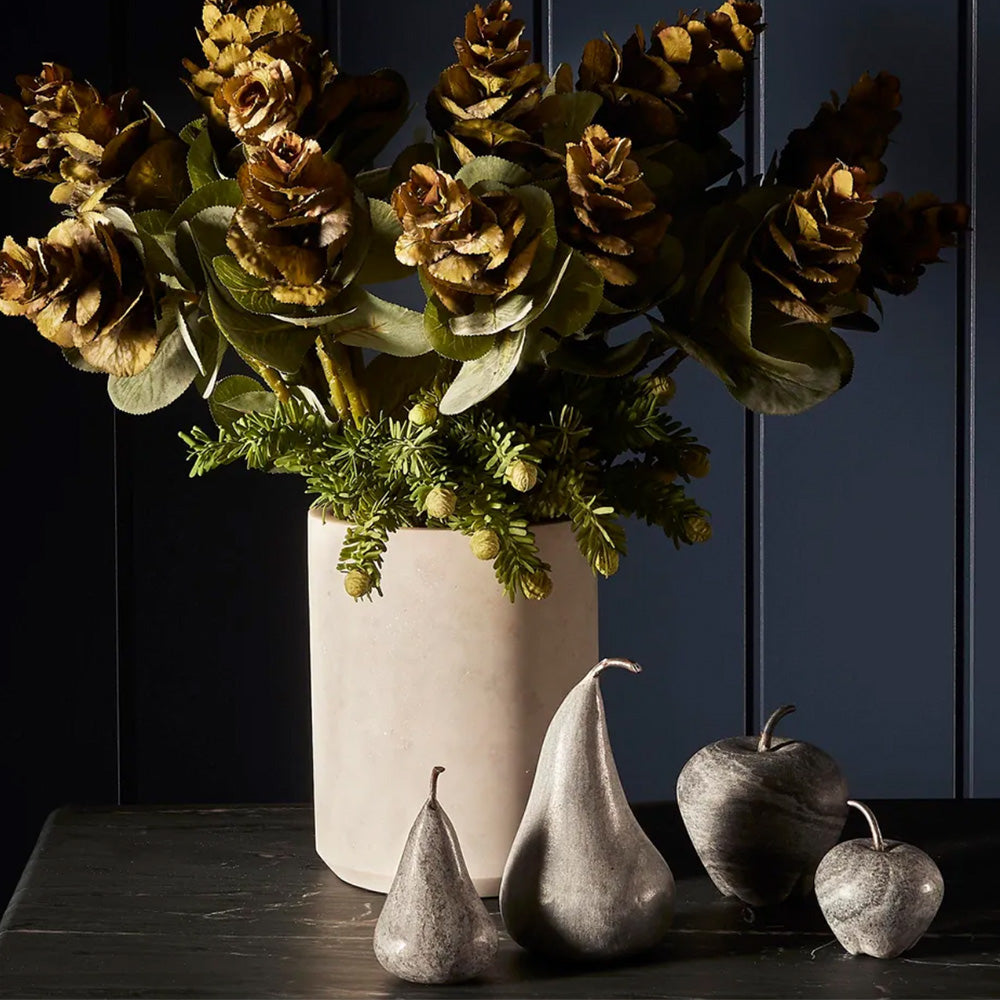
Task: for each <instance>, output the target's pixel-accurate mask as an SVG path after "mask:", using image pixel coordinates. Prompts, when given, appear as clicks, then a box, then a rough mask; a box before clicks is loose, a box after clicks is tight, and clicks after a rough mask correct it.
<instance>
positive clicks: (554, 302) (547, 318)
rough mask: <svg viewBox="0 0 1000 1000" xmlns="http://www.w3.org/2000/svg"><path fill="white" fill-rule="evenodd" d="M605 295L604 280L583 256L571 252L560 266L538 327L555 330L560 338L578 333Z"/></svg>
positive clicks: (592, 316) (538, 320) (592, 315)
mask: <svg viewBox="0 0 1000 1000" xmlns="http://www.w3.org/2000/svg"><path fill="white" fill-rule="evenodd" d="M603 295H604V279H603V278H602V277H601V275H600V272H599V271H598V270H597V269H596V268H594V267H592V266H591V265H590V264H589V263H588V262H587V259H586V258H585V257H584V256H583V254H581V253H578V252H577V251H576V250H573V251H571V252H570V254H569V256H568V258H567V259H566V261H565V262H564V263H563V265H562V270H561V272H560V280H559V281H558V283H557V284H556V286H555V287H554V288H553V289H552V294H551V296H550V299H549V301H548V303H547V304H546V307H545V309H544V311H543V312H542V313H541V314H540V315H539V316H538V319H537V321H536V322H537V324H538V325H539V326H544V327H546V328H548V329H550V330H555V332H556V333H558V334H559V336H560V337H571V336H572V335H573V334H575V333H579V332H580V331H581V330H582V329H583V328H584V327H585V326H586V325H587V324H588V323H589V322H590V321H591V320H592V319H593V318H594V314H595V313H596V312H597V309H598V306H600V304H601V299H602V297H603Z"/></svg>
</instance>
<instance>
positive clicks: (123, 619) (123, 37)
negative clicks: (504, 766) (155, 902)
mask: <svg viewBox="0 0 1000 1000" xmlns="http://www.w3.org/2000/svg"><path fill="white" fill-rule="evenodd" d="M108 18H109V21H110V25H109V36H110V41H111V58H110V63H111V65H110V71H111V90H112V91H119V90H124V89H125V88H126V87H127V86H128V55H127V53H128V51H129V44H128V38H129V4H128V0H109V3H108ZM126 419H128V418H126V417H124V416H123V414H121V413H119V412H118V411H117V410H112V439H111V447H112V449H113V453H114V468H113V475H114V509H113V511H112V515H113V517H114V539H115V558H114V574H115V577H114V578H115V663H114V671H115V771H116V774H115V788H116V790H117V801H118V804H119V805H122V804H123V803H125V802H127V801H129V799H130V797H131V796H130V791H131V786H132V778H131V770H130V769H131V768H132V766H133V763H134V761H133V754H132V753H131V751H132V749H134V748H133V747H132V742H131V740H130V739H129V736H128V734H129V733H131V731H132V726H133V720H132V718H131V709H132V706H133V705H134V701H133V698H132V690H133V678H132V677H131V674H130V671H131V669H132V666H133V664H132V658H131V657H130V656H129V650H128V646H127V638H128V636H129V635H130V634H131V632H130V625H131V620H132V619H131V613H132V609H131V605H130V597H129V595H130V594H131V590H132V588H131V587H130V586H129V585H128V580H129V579H130V576H131V572H132V504H131V486H130V483H129V472H128V470H129V466H130V449H129V441H130V435H129V431H128V428H127V427H126V426H125V423H124V422H125V420H126Z"/></svg>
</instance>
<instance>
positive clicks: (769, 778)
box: [677, 705, 847, 906]
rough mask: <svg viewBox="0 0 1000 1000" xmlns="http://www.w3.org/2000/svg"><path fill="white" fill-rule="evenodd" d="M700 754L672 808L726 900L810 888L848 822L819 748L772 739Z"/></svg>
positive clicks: (742, 739) (720, 745)
mask: <svg viewBox="0 0 1000 1000" xmlns="http://www.w3.org/2000/svg"><path fill="white" fill-rule="evenodd" d="M792 710H793V706H791V705H785V706H783V707H782V708H780V709H778V711H776V712H775V713H774V714H773V715H772V717H771V719H770V720H768V724H767V726H766V727H765V730H764V733H762V734H761V736H760V738H758V737H756V736H754V737H749V736H739V737H735V738H733V739H724V740H719V741H718V742H717V743H712V744H710V745H709V746H707V747H703V748H702V749H701V750H699V751H698V752H697V753H696V754H695V755H694V756H693V757H692V758H691V759H690V760H689V761H688V762H687V763H686V764H685V765H684V767H683V769H682V770H681V773H680V776H679V778H678V779H677V804H678V806H679V807H680V811H681V816H682V818H683V820H684V825H685V827H686V828H687V832H688V836H690V838H691V842H692V843H693V844H694V847H695V850H696V851H697V852H698V857H699V858H701V862H702V864H703V865H704V866H705V869H706V871H707V872H708V874H709V876H710V877H711V879H712V881H713V882H714V883H715V885H716V887H717V888H718V889H719V891H720V892H721V893H722V894H723V895H725V896H736V897H737V898H738V899H741V900H742V901H743V902H744V903H748V904H750V905H751V906H767V905H771V904H774V903H780V902H782V901H783V900H785V899H787V898H788V897H789V896H791V895H792V894H794V893H798V894H806V893H808V892H809V891H810V890H811V889H812V885H813V873H814V872H815V870H816V865H817V864H818V863H819V861H820V859H821V858H822V857H823V855H824V854H825V853H826V852H827V851H828V850H829V849H830V848H831V847H832V846H833V845H834V844H835V843H836V842H837V838H838V837H839V836H840V832H841V830H843V828H844V822H845V821H846V819H847V783H846V781H845V780H844V776H843V774H842V773H841V771H840V768H839V767H838V766H837V763H836V761H835V760H834V759H833V758H832V757H830V756H829V755H828V754H826V753H824V751H822V750H820V749H819V748H818V747H815V746H813V745H812V744H810V743H804V742H801V741H799V740H789V739H782V738H780V737H773V738H772V736H771V731H772V730H773V728H774V725H775V724H776V722H777V721H778V719H780V718H781V717H782V715H785V714H787V713H788V712H790V711H792Z"/></svg>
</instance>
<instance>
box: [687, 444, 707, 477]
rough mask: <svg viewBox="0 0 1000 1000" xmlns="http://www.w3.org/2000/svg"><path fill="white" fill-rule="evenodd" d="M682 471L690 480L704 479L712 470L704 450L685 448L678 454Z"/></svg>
mask: <svg viewBox="0 0 1000 1000" xmlns="http://www.w3.org/2000/svg"><path fill="white" fill-rule="evenodd" d="M680 463H681V469H682V471H683V472H684V473H685V474H686V475H688V476H691V478H692V479H704V478H705V476H707V475H708V473H709V470H710V469H711V468H712V462H711V459H709V457H708V450H707V449H706V448H685V449H684V450H683V451H682V452H681V454H680Z"/></svg>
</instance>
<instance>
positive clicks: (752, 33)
mask: <svg viewBox="0 0 1000 1000" xmlns="http://www.w3.org/2000/svg"><path fill="white" fill-rule="evenodd" d="M760 17H761V6H760V4H759V3H746V2H734V3H724V4H722V5H721V6H720V7H719V8H718V9H717V10H715V11H714V12H712V13H710V14H707V15H706V16H705V18H704V20H699V19H698V18H696V17H688V16H686V15H685V16H682V17H681V18H680V20H679V21H678V23H677V24H674V25H668V24H666V23H665V22H663V21H661V22H659V23H657V24H656V25H655V26H654V28H653V31H652V35H651V38H650V44H649V48H648V49H647V48H646V39H645V35H644V34H643V32H642V31H641V30H640V29H638V28H637V29H636V31H635V32H634V33H633V34H632V35H631V37H630V38H629V39H628V41H626V43H625V45H624V46H622V47H621V48H619V47H618V46H617V45H616V44H615V43H614V42H612V41H610V40H609V39H607V38H604V39H594V40H593V41H590V42H588V43H587V45H586V47H585V48H584V52H583V60H582V62H581V65H580V80H579V88H580V89H581V90H590V91H593V92H594V93H597V94H599V95H600V96H601V97H602V98H603V99H604V104H603V105H602V107H601V108H600V110H599V111H598V114H597V119H596V120H597V121H598V122H599V123H600V124H602V125H605V126H606V127H607V128H608V129H609V130H610V131H611V132H612V133H614V134H617V135H627V136H630V137H631V138H632V140H633V142H634V143H635V145H636V147H638V148H644V147H647V146H653V145H656V144H658V143H662V142H667V141H669V140H671V139H677V138H680V139H684V140H685V141H688V142H698V141H700V140H702V139H704V138H710V137H711V136H713V135H714V134H716V133H718V132H719V131H721V130H722V129H724V128H726V127H727V126H728V125H731V124H732V123H733V122H734V121H735V120H736V119H737V118H738V117H739V114H740V111H741V110H742V107H743V93H744V78H745V76H746V74H747V71H748V70H749V56H750V53H751V52H752V51H753V48H754V45H755V40H756V35H757V33H758V32H759V31H760V30H761V27H760V24H759V21H760Z"/></svg>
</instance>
